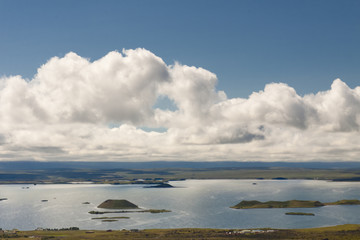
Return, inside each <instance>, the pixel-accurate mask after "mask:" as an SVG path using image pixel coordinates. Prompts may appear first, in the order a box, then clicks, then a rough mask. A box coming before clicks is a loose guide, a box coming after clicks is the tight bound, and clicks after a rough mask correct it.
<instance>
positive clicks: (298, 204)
mask: <svg viewBox="0 0 360 240" xmlns="http://www.w3.org/2000/svg"><path fill="white" fill-rule="evenodd" d="M327 205H360V200H357V199H351V200H347V199H344V200H339V201H336V202H330V203H322V202H319V201H302V200H291V201H283V202H281V201H268V202H260V201H256V200H252V201H245V200H244V201H241V202H240V203H238V204H236V205H235V206H232V207H231V208H235V209H248V208H314V207H322V206H327Z"/></svg>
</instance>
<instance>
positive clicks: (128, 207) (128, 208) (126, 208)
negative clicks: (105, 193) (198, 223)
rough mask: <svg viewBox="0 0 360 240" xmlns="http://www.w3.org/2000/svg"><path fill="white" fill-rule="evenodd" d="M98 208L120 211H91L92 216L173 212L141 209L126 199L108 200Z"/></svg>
mask: <svg viewBox="0 0 360 240" xmlns="http://www.w3.org/2000/svg"><path fill="white" fill-rule="evenodd" d="M98 208H105V209H120V210H117V211H90V212H89V213H90V214H107V213H165V212H171V211H170V210H166V209H141V208H139V207H138V206H137V205H135V204H134V203H132V202H129V201H128V200H125V199H120V200H117V199H108V200H106V201H104V202H103V203H101V204H100V205H99V206H98Z"/></svg>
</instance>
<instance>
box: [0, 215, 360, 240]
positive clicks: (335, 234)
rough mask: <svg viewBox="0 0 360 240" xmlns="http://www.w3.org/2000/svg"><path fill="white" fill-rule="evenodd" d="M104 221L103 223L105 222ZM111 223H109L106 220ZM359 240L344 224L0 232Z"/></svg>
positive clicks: (355, 227)
mask: <svg viewBox="0 0 360 240" xmlns="http://www.w3.org/2000/svg"><path fill="white" fill-rule="evenodd" d="M105 220H106V219H105ZM108 220H111V219H108ZM359 236H360V225H359V224H346V225H339V226H333V227H322V228H308V229H268V228H267V229H209V228H208V229H201V228H182V229H145V230H139V229H132V230H107V231H101V230H79V229H78V228H74V227H73V228H70V229H44V230H36V231H18V230H10V231H6V230H0V239H3V238H10V239H16V240H22V239H54V240H60V239H61V240H75V239H103V240H107V239H109V240H110V239H129V240H131V239H137V240H145V239H157V240H165V239H166V240H177V239H194V240H201V239H208V240H220V239H242V240H250V239H251V240H261V239H267V240H269V239H274V240H275V239H276V240H285V239H298V240H300V239H302V240H310V239H311V240H323V239H331V240H339V239H347V240H356V239H359Z"/></svg>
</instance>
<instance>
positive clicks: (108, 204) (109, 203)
mask: <svg viewBox="0 0 360 240" xmlns="http://www.w3.org/2000/svg"><path fill="white" fill-rule="evenodd" d="M98 208H105V209H139V207H138V206H137V205H135V204H133V203H132V202H129V201H128V200H125V199H120V200H115V199H108V200H106V201H105V202H103V203H101V204H100V205H99V206H98Z"/></svg>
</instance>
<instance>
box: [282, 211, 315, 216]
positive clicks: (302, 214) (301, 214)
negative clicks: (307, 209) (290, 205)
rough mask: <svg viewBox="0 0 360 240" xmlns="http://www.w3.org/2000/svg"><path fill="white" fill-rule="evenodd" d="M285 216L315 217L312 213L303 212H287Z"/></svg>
mask: <svg viewBox="0 0 360 240" xmlns="http://www.w3.org/2000/svg"><path fill="white" fill-rule="evenodd" d="M285 215H295V216H315V214H314V213H304V212H287V213H285Z"/></svg>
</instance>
